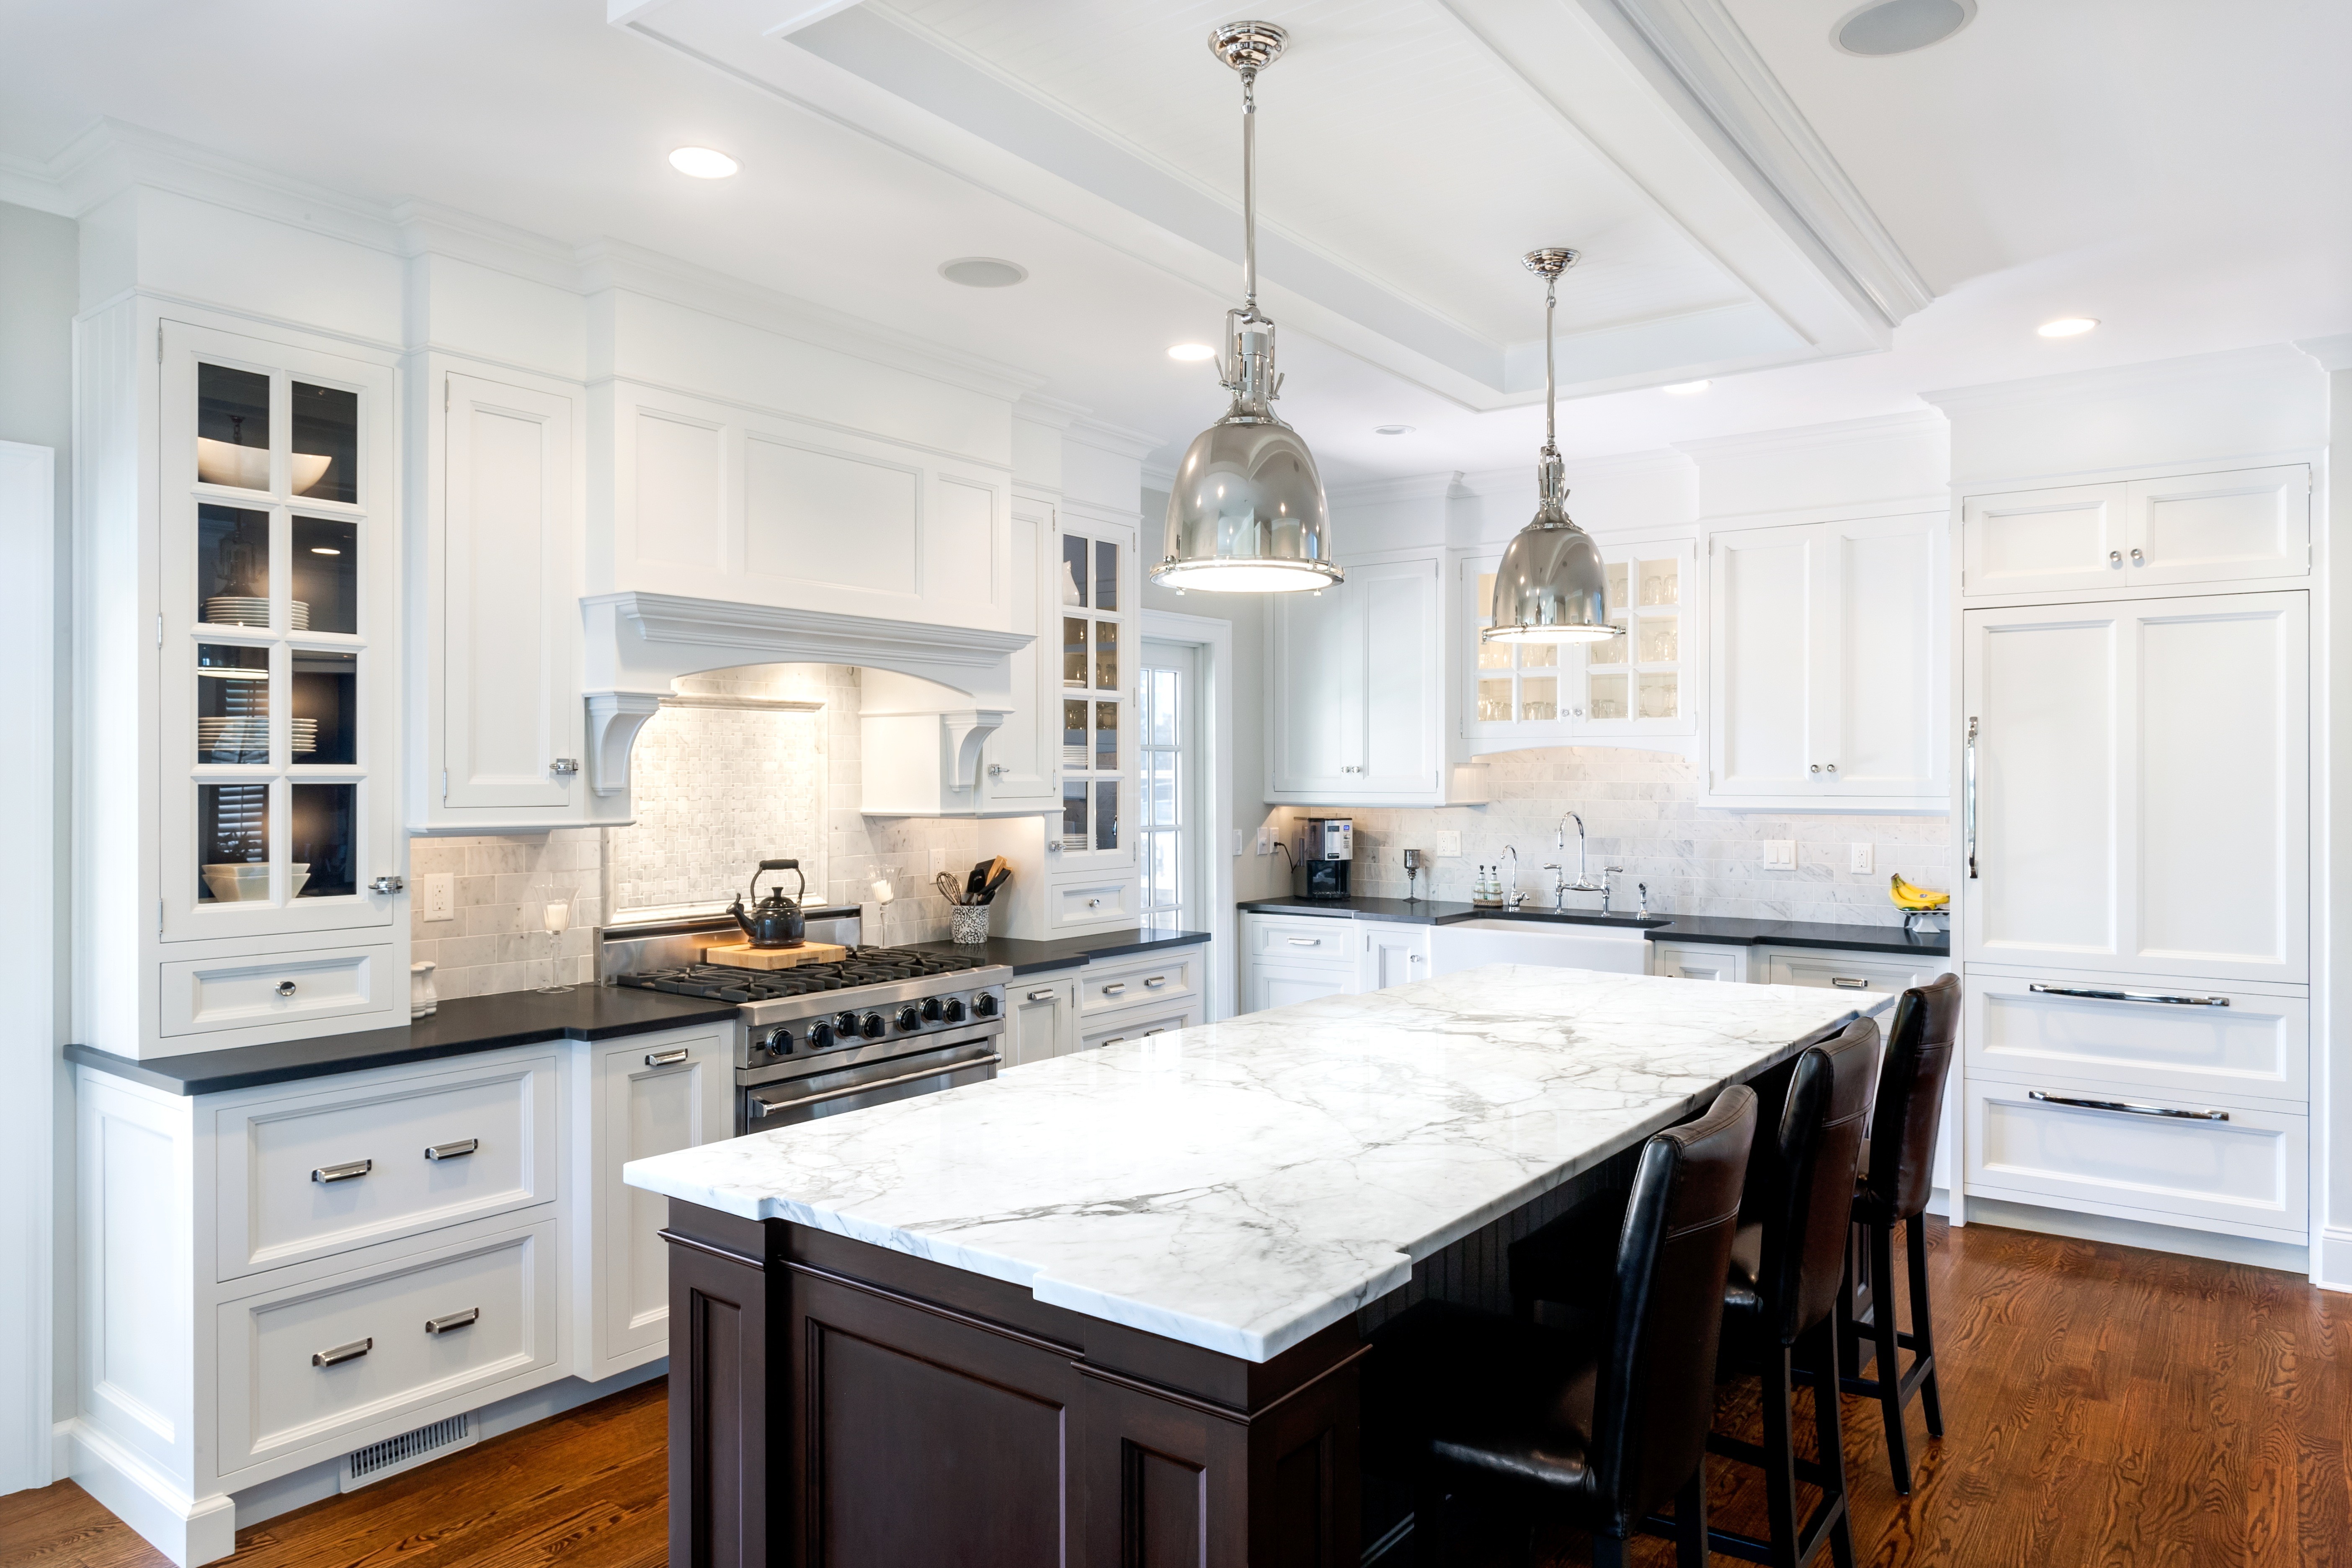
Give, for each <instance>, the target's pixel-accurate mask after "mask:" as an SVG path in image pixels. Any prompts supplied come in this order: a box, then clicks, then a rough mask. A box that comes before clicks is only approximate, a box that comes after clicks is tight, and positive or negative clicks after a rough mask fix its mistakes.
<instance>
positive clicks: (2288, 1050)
mask: <svg viewBox="0 0 2352 1568" xmlns="http://www.w3.org/2000/svg"><path fill="white" fill-rule="evenodd" d="M2083 992H2107V993H2111V995H2107V996H2095V995H2090V996H2086V995H2083V994H2080V993H2083ZM2065 993H2075V994H2065ZM2159 998H2180V999H2181V1000H2178V1001H2168V1000H2159ZM2215 1003H2221V1004H2226V1005H2212V1004H2215ZM2310 1013H2311V1004H2310V1002H2309V1001H2308V1000H2307V999H2306V998H2305V997H2303V996H2279V995H2266V994H2260V993H2257V992H2253V991H2249V990H2246V989H2243V988H2242V987H2227V988H2217V987H2214V986H2210V985H2198V984H2189V983H2183V982H2179V981H2166V980H2161V979H2159V980H2155V981H2137V980H2116V979H2114V978H2112V977H2106V978H2098V979H2085V978H2084V977H2083V976H2081V975H2049V976H2041V977H2028V976H2008V975H1985V974H1981V973H1970V975H1969V981H1968V997H1967V1016H1966V1022H1965V1025H1964V1026H1963V1028H1962V1029H1961V1037H1962V1039H1963V1040H1964V1041H1965V1042H1966V1049H1967V1052H1968V1062H1969V1071H1970V1072H1992V1073H1998V1074H2000V1075H2002V1076H2003V1077H2013V1078H2024V1077H2031V1076H2034V1075H2041V1076H2044V1077H2049V1078H2053V1079H2067V1080H2069V1081H2071V1082H2073V1083H2075V1084H2078V1085H2079V1084H2089V1085H2092V1086H2094V1087H2095V1088H2096V1089H2113V1090H2115V1091H2116V1095H2117V1096H2118V1097H2121V1098H2131V1097H2132V1096H2134V1095H2140V1094H2153V1095H2157V1096H2158V1097H2162V1096H2165V1095H2192V1096H2193V1095H2199V1094H2222V1095H2233V1096H2235V1095H2254V1096H2259V1097H2261V1098H2262V1099H2264V1100H2278V1101H2282V1102H2284V1106H2285V1108H2287V1109H2291V1110H2297V1111H2304V1110H2307V1109H2308V1106H2309V1103H2310V1086H2311V1076H2310V1075H2311V1047H2310Z"/></svg>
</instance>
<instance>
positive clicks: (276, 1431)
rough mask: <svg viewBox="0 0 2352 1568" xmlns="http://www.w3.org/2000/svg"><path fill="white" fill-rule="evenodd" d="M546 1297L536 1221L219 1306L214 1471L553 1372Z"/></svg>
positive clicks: (546, 1270)
mask: <svg viewBox="0 0 2352 1568" xmlns="http://www.w3.org/2000/svg"><path fill="white" fill-rule="evenodd" d="M555 1298H556V1290H555V1221H554V1220H552V1219H546V1220H542V1221H541V1222H540V1223H539V1224H537V1225H534V1226H530V1228H528V1229H524V1230H515V1231H508V1232H506V1233H504V1234H502V1235H497V1236H492V1237H478V1238H475V1239H471V1240H467V1241H464V1242H458V1243H453V1244H451V1245H449V1246H446V1247H436V1248H435V1249H433V1250H432V1251H430V1252H425V1253H413V1254H410V1255H409V1256H407V1257H404V1258H396V1259H393V1260H390V1261H380V1262H377V1263H376V1264H375V1265H374V1266H373V1267H371V1268H359V1269H352V1270H348V1271H345V1272H342V1273H340V1274H332V1275H328V1276H325V1277H323V1278H319V1279H310V1280H307V1281H304V1282H302V1283H299V1284H287V1285H281V1286H279V1287H278V1288H277V1289H272V1290H268V1291H266V1292H264V1293H262V1294H259V1295H255V1296H248V1297H246V1298H245V1299H243V1300H236V1301H224V1302H222V1303H221V1305H220V1307H219V1308H218V1309H217V1311H218V1320H217V1328H216V1332H217V1335H218V1338H217V1341H216V1345H217V1349H218V1353H219V1379H220V1444H221V1456H220V1469H221V1473H222V1475H223V1476H225V1477H226V1476H230V1475H233V1474H235V1472H236V1471H237V1470H238V1469H240V1468H244V1467H245V1466H247V1465H250V1464H255V1463H258V1462H260V1461H262V1460H265V1459H270V1458H277V1457H278V1456H280V1455H283V1454H286V1453H289V1452H290V1451H293V1450H298V1449H301V1448H306V1447H314V1446H321V1445H326V1444H328V1443H329V1442H330V1440H332V1443H333V1446H334V1448H335V1450H336V1451H338V1452H340V1451H341V1450H342V1449H344V1448H347V1447H352V1446H355V1444H357V1443H359V1442H362V1441H372V1440H373V1437H374V1436H379V1435H383V1434H372V1433H369V1432H367V1431H365V1430H364V1429H365V1428H366V1427H368V1426H370V1425H371V1424H376V1423H383V1424H384V1425H385V1427H386V1429H387V1431H388V1432H397V1431H400V1430H402V1429H404V1428H403V1427H402V1426H401V1425H400V1424H399V1422H398V1421H396V1420H395V1419H394V1418H395V1417H400V1416H403V1415H407V1414H409V1413H412V1412H415V1411H416V1410H418V1409H419V1407H421V1406H425V1405H432V1404H434V1403H436V1401H443V1400H451V1399H456V1398H457V1397H458V1396H461V1395H464V1394H467V1393H468V1392H469V1391H471V1390H476V1389H479V1388H482V1387H483V1386H485V1385H487V1384H495V1383H499V1382H502V1381H504V1380H506V1379H508V1378H511V1377H515V1376H518V1375H520V1374H522V1373H530V1372H534V1371H537V1370H539V1369H541V1368H543V1367H546V1366H548V1365H550V1364H551V1363H552V1362H553V1361H554V1359H555V1304H556V1303H555ZM470 1403H475V1404H478V1403H481V1401H480V1400H478V1399H476V1400H473V1401H471V1402H470ZM466 1407H467V1405H466V1404H465V1403H460V1404H458V1405H457V1408H459V1409H464V1408H466Z"/></svg>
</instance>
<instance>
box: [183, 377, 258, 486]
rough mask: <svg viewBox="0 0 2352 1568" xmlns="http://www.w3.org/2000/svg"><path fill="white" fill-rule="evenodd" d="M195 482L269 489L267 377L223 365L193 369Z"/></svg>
mask: <svg viewBox="0 0 2352 1568" xmlns="http://www.w3.org/2000/svg"><path fill="white" fill-rule="evenodd" d="M196 478H197V479H201V480H203V481H204V482H205V484H208V485H235V486H236V488H237V489H246V490H266V489H268V488H269V378H268V376H267V375H264V374H261V373H260V372H259V371H255V370H231V369H230V368H229V367H228V366H226V365H225V364H199V365H197V366H196Z"/></svg>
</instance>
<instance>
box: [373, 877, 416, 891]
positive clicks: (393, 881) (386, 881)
mask: <svg viewBox="0 0 2352 1568" xmlns="http://www.w3.org/2000/svg"><path fill="white" fill-rule="evenodd" d="M407 886H408V884H407V883H406V882H405V881H404V880H402V879H400V878H398V877H378V878H377V879H375V880H374V881H373V882H370V883H369V884H368V891H369V892H371V893H397V892H399V891H400V890H401V889H403V888H405V887H407Z"/></svg>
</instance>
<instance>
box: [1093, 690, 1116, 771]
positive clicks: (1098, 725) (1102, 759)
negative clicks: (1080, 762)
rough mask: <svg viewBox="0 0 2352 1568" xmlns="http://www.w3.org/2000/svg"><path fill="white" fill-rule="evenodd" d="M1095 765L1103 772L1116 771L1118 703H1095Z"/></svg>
mask: <svg viewBox="0 0 2352 1568" xmlns="http://www.w3.org/2000/svg"><path fill="white" fill-rule="evenodd" d="M1095 766H1096V767H1097V768H1099V769H1101V770H1102V771H1103V772H1105V773H1117V772H1118V703H1116V702H1097V703H1096V704H1095Z"/></svg>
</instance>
